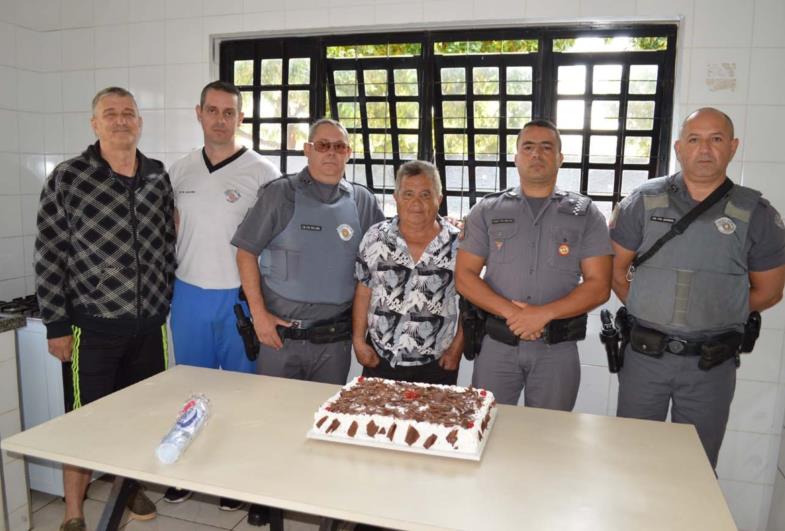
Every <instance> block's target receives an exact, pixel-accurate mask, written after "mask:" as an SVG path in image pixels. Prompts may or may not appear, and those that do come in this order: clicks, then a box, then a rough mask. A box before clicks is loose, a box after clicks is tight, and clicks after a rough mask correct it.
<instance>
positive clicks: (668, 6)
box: [0, 0, 785, 529]
mask: <svg viewBox="0 0 785 531" xmlns="http://www.w3.org/2000/svg"><path fill="white" fill-rule="evenodd" d="M1 4H2V5H3V6H8V9H2V10H0V123H3V124H4V127H2V128H0V239H2V240H7V241H3V242H2V244H0V264H9V267H3V268H1V269H0V299H2V298H7V297H10V296H14V295H21V294H23V293H24V292H25V291H28V290H29V289H30V287H31V286H32V277H31V276H30V273H31V271H30V268H29V264H28V263H27V261H29V260H30V256H31V253H30V249H29V246H30V240H31V236H32V235H33V233H34V210H35V203H36V197H37V189H38V188H39V187H40V182H41V178H42V176H43V175H42V173H41V171H40V162H41V157H44V159H43V160H44V163H45V165H46V167H47V168H48V169H51V167H52V166H53V165H54V164H55V163H56V162H57V161H59V160H61V159H62V158H64V157H66V156H70V155H72V154H75V153H77V152H79V151H81V150H82V149H84V147H85V146H86V145H87V144H88V143H89V142H91V141H92V139H93V135H92V132H91V130H90V128H89V125H88V120H89V103H90V98H91V97H92V95H93V94H94V92H95V90H96V89H98V88H102V87H104V86H107V85H109V84H115V83H117V84H121V85H125V86H129V87H130V88H131V89H132V90H133V91H135V92H136V94H137V96H138V99H139V103H140V107H141V108H142V111H143V112H142V114H143V117H144V119H145V121H146V124H145V130H144V134H143V141H142V147H143V149H144V150H146V151H147V152H149V153H150V154H155V155H156V156H157V157H159V158H162V159H163V160H165V161H167V162H171V161H173V160H175V159H176V158H177V157H178V156H179V155H180V154H182V153H184V152H186V151H188V150H190V149H192V148H194V147H197V146H198V145H199V144H200V134H199V130H198V128H197V126H196V123H195V118H194V113H193V106H194V104H195V103H196V97H197V93H198V90H199V89H200V88H201V86H202V85H203V84H204V83H205V82H206V81H208V80H209V79H211V78H213V77H215V75H216V72H217V70H216V68H215V63H214V59H215V58H214V57H213V56H212V53H211V51H212V48H211V47H210V41H209V36H210V35H214V34H236V33H242V32H250V33H255V34H259V35H262V34H265V33H268V34H269V32H276V33H278V34H281V33H283V34H289V35H305V34H309V33H314V32H320V33H324V32H333V33H335V32H339V31H349V30H360V31H373V30H374V29H375V28H376V29H384V30H388V29H390V28H404V29H413V28H416V27H426V28H431V29H432V28H439V27H443V28H448V27H477V26H479V25H481V24H483V23H485V22H487V23H489V24H496V25H513V24H518V23H521V24H538V23H542V22H545V21H547V22H554V21H556V22H565V21H584V22H585V21H592V20H603V21H609V20H624V21H631V20H646V21H652V20H675V19H678V18H680V31H679V41H678V54H677V65H676V68H677V73H676V75H677V82H676V89H675V90H676V94H675V98H676V100H675V101H676V109H675V111H676V116H675V120H676V121H677V122H678V121H680V120H681V119H682V118H683V117H684V115H685V114H686V113H687V112H688V111H689V110H691V109H694V108H696V107H699V106H702V105H716V106H718V107H721V108H723V109H725V110H727V112H728V113H729V114H730V115H731V116H732V117H733V119H734V121H735V122H736V129H737V131H738V134H739V136H740V138H741V147H740V150H739V152H738V155H737V160H736V162H735V163H734V164H732V165H731V168H730V171H731V173H732V174H733V177H734V179H735V180H736V181H740V182H743V183H745V184H748V185H750V186H753V187H755V188H757V189H760V190H762V191H763V192H764V194H765V195H766V197H768V198H769V199H770V200H771V201H772V202H773V203H774V205H775V206H776V207H777V208H779V209H780V211H785V184H783V181H782V176H783V175H785V150H783V149H782V141H781V136H782V135H781V130H782V127H783V124H785V90H783V87H782V85H783V83H784V82H785V31H783V27H785V2H784V1H783V0H748V1H744V2H739V1H738V0H450V1H434V0H428V1H425V0H393V1H388V0H334V1H332V2H324V1H321V0H304V1H300V2H285V1H284V0H231V1H229V0H227V1H222V2H217V1H211V0H198V1H194V0H32V1H31V0H4V1H3V2H2V3H1ZM18 256H22V257H23V261H24V263H22V264H21V265H20V264H19V262H18V260H19V259H18ZM591 326H592V327H593V328H594V329H595V331H594V332H591V338H594V337H596V336H595V335H594V333H595V332H596V328H597V327H598V323H597V316H596V315H593V316H592V321H591ZM764 326H765V328H766V329H765V331H764V333H763V336H762V338H761V343H760V345H759V346H758V348H757V349H756V352H755V353H754V354H752V355H750V356H745V359H744V362H743V365H742V369H741V370H740V371H739V374H738V376H739V383H738V388H737V393H736V399H735V401H734V405H733V411H732V418H731V421H730V425H729V432H728V435H727V442H726V445H725V447H724V448H723V452H722V455H721V456H720V464H719V467H718V473H719V475H720V479H721V485H722V488H723V490H724V492H725V493H726V496H727V497H728V500H729V504H730V506H731V508H732V510H733V513H734V516H735V517H736V519H737V523H738V524H739V526H740V527H741V528H743V529H766V521H767V515H768V514H769V507H770V500H771V496H772V492H773V491H774V478H775V474H774V473H773V470H774V467H775V465H776V457H775V455H776V452H775V451H774V450H773V449H774V448H778V447H779V441H780V439H781V435H782V433H781V427H782V419H783V412H785V364H784V363H783V362H782V361H783V336H784V335H785V309H783V305H780V307H779V308H775V309H773V310H770V311H768V312H766V314H764ZM581 359H582V363H583V364H584V370H583V385H582V388H581V393H580V396H579V399H578V410H580V411H586V412H591V413H605V414H613V413H614V412H615V408H616V389H617V383H616V378H615V377H611V376H610V375H609V374H608V373H607V372H606V369H605V361H604V353H603V351H602V349H601V346H600V345H599V343H598V342H597V341H596V340H594V339H590V340H589V341H586V342H584V343H583V344H582V345H581ZM780 518H781V520H780V521H785V516H781V517H780Z"/></svg>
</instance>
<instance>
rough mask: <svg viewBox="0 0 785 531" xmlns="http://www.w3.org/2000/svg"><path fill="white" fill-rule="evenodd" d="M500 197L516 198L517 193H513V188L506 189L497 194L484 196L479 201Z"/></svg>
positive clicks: (492, 193)
mask: <svg viewBox="0 0 785 531" xmlns="http://www.w3.org/2000/svg"><path fill="white" fill-rule="evenodd" d="M500 196H505V197H518V192H516V191H515V187H514V186H513V187H512V188H507V189H506V190H499V191H498V192H491V193H489V194H485V195H484V196H482V198H481V199H480V200H482V199H489V198H491V197H500Z"/></svg>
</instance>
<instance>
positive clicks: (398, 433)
mask: <svg viewBox="0 0 785 531" xmlns="http://www.w3.org/2000/svg"><path fill="white" fill-rule="evenodd" d="M381 381H383V382H385V383H389V384H390V385H396V384H398V383H399V382H394V381H391V380H381ZM358 383H359V378H355V379H354V380H352V381H351V382H349V383H348V384H346V385H345V386H344V387H343V388H342V389H341V391H343V390H345V389H351V388H352V387H354V386H355V385H357V384H358ZM414 385H416V386H420V387H440V388H443V389H448V390H453V391H456V392H464V391H466V389H467V388H465V387H458V386H447V385H432V384H419V383H418V384H414ZM341 391H339V392H338V393H336V394H335V395H333V396H332V397H330V398H329V399H328V400H327V401H326V402H325V403H324V404H322V405H321V407H319V409H318V410H317V411H316V413H315V414H314V421H313V427H312V429H313V431H314V432H317V433H320V434H322V435H326V436H328V437H336V438H344V439H354V440H361V441H376V442H385V443H392V444H395V445H400V446H411V447H416V448H422V449H425V442H426V441H427V440H428V438H429V437H430V436H431V435H433V434H435V435H436V440H435V441H434V443H433V444H432V445H431V446H430V447H429V448H428V450H440V451H445V452H465V453H476V452H478V451H479V447H480V442H481V440H482V439H481V435H482V437H487V436H488V433H487V427H486V430H485V432H483V426H482V425H483V420H484V419H485V418H486V417H487V416H489V413H490V412H491V410H492V409H493V408H495V407H496V401H495V399H494V396H493V393H491V392H490V391H485V390H480V389H473V390H472V391H474V392H475V393H477V396H479V397H480V398H481V400H482V402H481V405H480V407H479V409H478V410H477V411H476V412H475V413H474V415H473V418H472V419H471V421H472V423H473V426H472V427H471V428H463V427H461V426H445V425H442V424H434V423H432V422H418V421H416V420H401V419H396V418H393V417H392V416H383V415H366V414H359V415H358V414H346V413H337V412H333V411H329V410H328V408H329V407H330V406H331V405H332V404H333V403H335V402H336V401H337V400H338V398H339V397H340V395H341ZM322 419H325V420H324V421H323V422H322V423H321V424H320V425H318V426H317V424H319V421H320V420H322ZM335 420H337V421H338V422H339V425H338V427H337V428H335V429H334V430H333V431H331V432H329V433H328V430H329V429H330V426H331V425H333V423H334V421H335ZM371 421H373V423H374V424H376V426H377V427H378V431H377V432H376V434H375V435H374V436H370V435H368V431H367V428H368V424H369V423H370V422H371ZM353 422H356V423H357V430H356V433H355V434H354V437H352V436H350V435H349V429H350V427H351V425H352V423H353ZM393 424H395V426H396V428H395V433H394V434H393V438H392V440H390V438H389V432H390V428H391V427H392V425H393ZM410 427H413V428H414V429H415V430H417V432H418V434H419V437H418V438H417V440H416V441H414V443H413V444H411V445H409V444H408V443H407V442H406V435H407V433H408V431H409V428H410ZM382 428H384V433H381V431H382ZM453 430H456V435H457V440H456V441H455V445H454V446H453V445H452V444H450V443H449V442H448V440H447V436H448V435H449V433H450V432H451V431H453Z"/></svg>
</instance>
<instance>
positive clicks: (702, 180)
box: [611, 108, 785, 467]
mask: <svg viewBox="0 0 785 531" xmlns="http://www.w3.org/2000/svg"><path fill="white" fill-rule="evenodd" d="M738 142H739V141H738V139H736V138H734V135H733V123H732V122H731V120H730V118H729V117H728V116H727V115H726V114H724V113H722V112H720V111H718V110H717V109H713V108H702V109H699V110H697V111H695V112H693V113H692V114H690V115H689V116H688V117H687V119H686V120H685V121H684V123H683V124H682V128H681V132H680V135H679V139H678V140H677V141H676V143H675V146H674V148H675V150H676V156H677V157H678V159H679V162H680V163H681V173H677V174H675V175H671V176H669V177H661V178H658V179H652V180H650V181H648V182H646V183H645V184H643V185H642V186H640V187H639V188H638V189H637V190H635V191H634V192H633V193H632V194H630V196H628V197H627V198H626V199H625V200H624V201H622V202H621V203H620V204H619V206H618V207H617V209H616V211H615V212H614V214H613V216H612V218H611V237H612V239H613V248H614V251H615V258H614V261H613V290H614V292H615V293H616V295H618V297H619V298H620V299H621V300H622V301H624V302H625V303H626V305H627V308H628V311H629V314H630V315H631V316H632V318H631V319H630V322H631V326H632V331H631V334H630V345H629V347H628V348H627V349H626V351H625V356H624V365H623V367H622V369H621V371H620V372H619V402H618V411H617V414H618V416H620V417H633V418H641V419H649V420H665V417H666V415H667V413H668V406H669V404H670V403H671V402H672V409H671V419H672V420H673V422H681V423H689V424H694V425H695V427H696V429H697V430H698V435H699V437H700V440H701V443H702V444H703V447H704V450H705V451H706V454H707V456H708V458H709V461H710V462H711V465H712V467H716V465H717V456H718V454H719V451H720V445H721V444H722V439H723V436H724V434H725V426H726V424H727V421H728V414H729V410H730V404H731V400H732V399H733V392H734V389H735V386H736V367H737V360H738V358H737V353H738V350H739V345H740V341H742V338H743V332H744V325H745V323H746V322H747V320H748V316H749V314H750V312H751V311H762V310H765V309H766V308H769V307H771V306H773V305H774V304H776V303H777V302H778V301H779V300H780V299H781V298H782V292H783V284H784V283H785V265H784V264H785V225H783V222H782V218H781V217H780V215H779V214H778V213H777V211H776V210H775V209H774V208H773V207H772V206H771V205H770V204H769V202H768V201H766V200H765V199H763V198H762V197H761V194H760V192H757V191H755V190H752V189H750V188H746V187H744V186H739V185H733V183H731V182H730V180H727V181H726V179H727V177H726V170H727V167H728V163H729V162H730V161H731V159H732V158H733V155H734V153H735V152H736V148H737V146H738ZM721 186H725V187H729V186H731V188H730V189H729V191H725V189H721V190H719V189H720V187H721ZM715 190H719V191H718V192H717V193H715V194H714V196H716V197H718V198H719V199H718V200H717V201H716V203H714V204H713V206H710V207H709V208H708V210H706V211H705V212H703V213H701V214H700V215H699V216H698V217H697V218H695V220H694V221H693V222H692V223H691V224H689V225H688V228H687V229H686V231H684V232H683V233H682V234H679V235H677V236H675V237H674V238H672V239H670V240H669V241H667V243H665V244H664V245H663V246H662V247H661V248H660V250H659V251H657V252H656V253H654V254H653V255H651V257H650V258H648V259H647V260H646V261H645V262H643V263H640V265H638V267H637V268H634V270H631V268H630V265H631V264H632V263H633V260H634V259H635V258H636V256H638V255H646V253H647V251H648V250H649V249H651V248H652V246H653V245H654V243H655V242H656V241H657V240H658V239H659V238H660V237H661V236H663V235H664V234H665V233H667V232H669V229H670V228H671V226H672V225H673V224H674V223H675V222H676V221H677V220H679V219H681V218H682V217H684V216H685V214H686V213H687V212H689V211H690V210H691V209H692V208H694V207H695V206H696V205H697V204H698V203H700V202H702V201H704V200H706V199H707V198H709V196H711V195H712V192H715ZM712 199H713V197H712V198H710V199H708V201H711V200H712ZM708 204H711V203H708Z"/></svg>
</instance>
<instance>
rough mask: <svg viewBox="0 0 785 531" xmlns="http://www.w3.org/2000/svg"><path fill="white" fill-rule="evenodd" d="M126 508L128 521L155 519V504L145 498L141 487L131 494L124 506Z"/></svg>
mask: <svg viewBox="0 0 785 531" xmlns="http://www.w3.org/2000/svg"><path fill="white" fill-rule="evenodd" d="M125 506H126V507H128V513H129V514H128V519H129V520H141V521H144V520H152V519H153V518H155V504H154V503H153V502H152V501H151V500H150V498H148V497H147V496H145V494H144V492H142V487H139V488H138V489H136V492H135V493H133V494H131V496H130V497H129V498H128V501H127V502H126V504H125Z"/></svg>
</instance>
